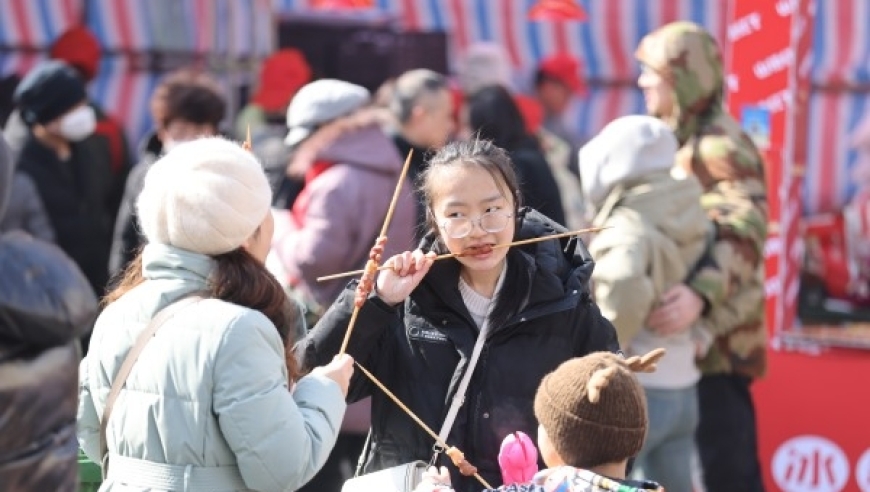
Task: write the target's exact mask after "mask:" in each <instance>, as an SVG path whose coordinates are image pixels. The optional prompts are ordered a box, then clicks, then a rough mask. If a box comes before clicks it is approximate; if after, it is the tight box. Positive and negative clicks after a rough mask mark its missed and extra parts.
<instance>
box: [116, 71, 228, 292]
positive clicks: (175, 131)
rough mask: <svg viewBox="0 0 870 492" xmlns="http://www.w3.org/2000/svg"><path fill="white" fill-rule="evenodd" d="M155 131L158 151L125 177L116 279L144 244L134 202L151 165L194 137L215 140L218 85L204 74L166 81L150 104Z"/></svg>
mask: <svg viewBox="0 0 870 492" xmlns="http://www.w3.org/2000/svg"><path fill="white" fill-rule="evenodd" d="M151 105H152V110H154V109H159V111H154V116H155V121H156V123H157V128H156V129H155V132H154V133H155V136H156V140H158V141H159V150H156V151H155V152H145V153H143V154H142V160H141V161H140V162H139V164H138V165H136V166H135V167H134V168H133V170H132V171H130V175H129V176H128V177H127V185H126V187H125V189H124V197H123V198H122V199H121V206H120V208H119V210H118V217H117V219H116V220H115V230H114V236H113V238H112V250H111V253H110V255H109V273H110V274H111V275H116V274H117V273H118V272H120V271H122V270H123V269H124V267H125V266H126V265H128V264H129V263H130V261H132V260H133V258H134V257H135V256H136V253H137V252H138V251H139V249H140V248H141V247H142V245H143V244H144V243H145V240H144V238H143V236H142V233H141V231H140V230H139V227H138V220H137V216H136V199H137V198H138V197H139V193H141V191H142V186H143V185H144V183H145V174H147V173H148V170H149V169H151V166H152V165H153V164H154V162H155V161H156V160H157V159H158V158H159V157H161V156H162V155H164V154H166V153H167V152H169V151H170V150H172V148H174V147H175V146H177V145H178V144H179V143H182V142H185V141H188V140H193V139H195V138H197V137H204V136H215V135H217V134H218V126H219V125H220V122H221V120H223V118H224V114H225V113H226V98H225V97H224V95H223V92H222V91H221V88H220V86H219V85H218V83H217V82H216V81H215V80H213V79H212V78H211V77H210V76H208V75H206V74H204V73H195V72H192V71H189V70H184V71H179V72H176V73H173V74H171V75H169V76H167V77H166V79H165V80H163V82H162V83H161V84H160V85H159V86H158V88H157V89H156V90H155V92H154V95H153V96H152V100H151Z"/></svg>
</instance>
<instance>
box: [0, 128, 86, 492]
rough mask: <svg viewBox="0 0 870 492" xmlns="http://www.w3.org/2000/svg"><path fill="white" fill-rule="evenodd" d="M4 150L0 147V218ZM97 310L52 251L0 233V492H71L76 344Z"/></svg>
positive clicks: (77, 274) (76, 274) (74, 272)
mask: <svg viewBox="0 0 870 492" xmlns="http://www.w3.org/2000/svg"><path fill="white" fill-rule="evenodd" d="M0 141H2V139H0ZM0 143H2V142H0ZM5 152H6V148H5V146H4V145H0V217H2V215H3V209H4V203H5V201H6V200H5V198H6V196H7V195H8V185H9V179H8V177H9V175H8V174H7V173H6V170H7V169H8V167H7V166H6V164H5V163H6V160H5V159H4V156H5V155H6V153H5ZM96 312H97V300H96V298H95V296H94V294H93V291H92V289H91V287H90V285H89V284H88V281H87V279H86V278H85V276H84V275H83V274H82V273H81V271H80V270H79V269H78V267H77V266H76V264H75V263H73V262H72V260H70V259H69V258H68V257H67V256H66V255H65V254H64V253H63V252H62V251H61V250H60V249H59V248H58V247H56V246H54V245H52V244H49V243H45V242H42V241H40V240H37V239H33V238H32V237H30V236H28V235H26V234H24V233H21V232H11V233H7V234H3V235H0V484H2V485H0V489H2V490H7V491H30V490H52V491H55V490H57V491H71V490H76V488H77V484H78V461H77V456H78V442H77V440H76V432H75V431H76V409H77V404H76V403H77V400H76V399H77V397H78V362H79V352H80V349H79V345H78V341H77V339H78V338H79V337H81V336H82V335H84V334H85V332H86V331H87V330H88V329H89V328H90V326H91V323H92V322H93V320H94V317H95V316H96Z"/></svg>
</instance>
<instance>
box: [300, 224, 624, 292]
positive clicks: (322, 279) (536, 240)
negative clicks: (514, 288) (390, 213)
mask: <svg viewBox="0 0 870 492" xmlns="http://www.w3.org/2000/svg"><path fill="white" fill-rule="evenodd" d="M604 229H608V227H591V228H589V229H579V230H576V231H569V232H562V233H559V234H553V235H552V236H541V237H533V238H531V239H523V240H521V241H514V242H512V243H507V244H496V245H495V246H493V247H492V249H498V248H509V247H511V246H522V245H525V244H532V243H539V242H541V241H547V240H550V239H560V238H563V237H570V236H576V235H577V234H583V233H586V232H598V231H602V230H604ZM459 256H462V253H459V254H457V253H445V254H443V255H438V256H436V257H435V259H436V260H444V259H446V258H456V257H459ZM390 268H392V266H390V265H384V266H381V267H378V269H377V271H379V272H380V271H383V270H389V269H390ZM363 273H365V270H354V271H352V272H344V273H336V274H333V275H326V276H325V277H317V281H318V282H326V281H327V280H335V279H337V278H344V277H353V276H356V275H361V274H363Z"/></svg>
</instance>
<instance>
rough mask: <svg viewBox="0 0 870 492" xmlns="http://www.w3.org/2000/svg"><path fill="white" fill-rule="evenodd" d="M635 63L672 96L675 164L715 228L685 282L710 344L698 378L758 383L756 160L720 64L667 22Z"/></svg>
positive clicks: (713, 49)
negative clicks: (727, 376) (698, 189)
mask: <svg viewBox="0 0 870 492" xmlns="http://www.w3.org/2000/svg"><path fill="white" fill-rule="evenodd" d="M636 57H637V58H638V60H639V61H640V62H641V63H643V64H645V65H647V66H648V67H649V68H651V69H653V70H655V71H657V72H658V73H659V74H661V75H662V76H663V77H664V79H665V80H667V81H668V82H669V83H670V84H671V86H672V87H673V89H674V92H673V98H674V108H673V110H672V111H671V112H670V114H668V115H666V116H660V117H661V118H662V119H663V120H664V121H666V122H667V123H668V124H669V125H670V126H671V127H672V128H673V129H674V132H675V133H676V135H677V138H678V139H679V141H680V144H681V148H680V150H679V152H678V153H677V160H676V164H675V165H676V166H678V167H680V168H682V169H684V170H685V171H687V172H689V173H692V174H694V175H695V176H696V177H697V178H698V179H699V181H700V182H701V184H702V186H703V188H704V195H703V197H702V199H701V204H702V206H703V207H704V209H705V210H706V211H707V215H708V216H709V217H710V219H711V220H712V221H713V222H714V223H715V225H716V230H717V233H716V241H715V243H714V244H712V245H711V247H710V248H709V251H708V254H707V255H706V257H705V260H704V261H702V263H701V264H699V265H698V267H697V268H696V269H695V271H694V272H693V273H692V274H691V275H690V276H689V278H688V279H687V281H686V282H687V284H688V285H689V286H690V287H692V289H693V290H695V291H696V292H697V293H699V294H700V295H701V296H702V297H703V298H704V299H705V301H706V304H707V309H706V310H705V313H704V319H703V320H702V321H703V324H704V326H705V327H706V329H708V330H709V331H710V332H711V333H712V334H713V335H714V336H715V337H716V341H715V342H714V344H713V346H712V347H711V350H710V352H708V354H707V355H706V357H704V359H703V360H701V361H699V366H700V368H701V370H702V371H703V372H704V373H705V374H712V373H738V374H743V375H745V376H749V377H752V378H757V377H760V376H762V375H763V374H764V372H765V371H766V366H767V362H766V355H765V348H766V344H767V341H766V329H765V326H764V261H763V260H764V243H765V240H766V238H767V195H766V185H765V177H764V167H763V160H762V157H761V155H760V154H759V152H758V150H757V149H756V148H755V145H754V144H753V143H752V141H751V140H750V138H749V137H748V136H747V135H746V134H745V133H744V132H743V130H742V129H741V128H740V125H739V124H738V123H737V122H736V121H735V120H734V119H733V118H732V117H731V116H730V115H729V114H728V113H727V112H726V111H725V109H724V106H723V100H722V98H723V94H724V76H723V67H722V60H721V56H720V54H719V49H718V47H717V46H716V42H715V40H714V39H713V38H712V36H710V34H709V33H707V32H706V31H704V30H703V29H702V28H701V27H699V26H697V25H695V24H692V23H690V22H674V23H671V24H668V25H666V26H664V27H662V28H660V29H658V30H656V31H654V32H652V33H650V34H649V35H647V36H646V37H645V38H644V39H643V40H642V41H641V43H640V46H639V47H638V49H637V53H636Z"/></svg>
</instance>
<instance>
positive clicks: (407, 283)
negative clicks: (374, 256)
mask: <svg viewBox="0 0 870 492" xmlns="http://www.w3.org/2000/svg"><path fill="white" fill-rule="evenodd" d="M435 256H436V255H435V253H433V252H431V251H430V252H429V253H423V251H422V250H419V249H418V250H415V251H413V252H411V251H405V252H404V253H400V254H397V255H395V256H393V257H392V258H390V259H389V260H387V262H386V263H385V264H384V266H386V267H389V268H387V269H386V270H382V271H381V272H380V273H379V274H378V279H377V283H376V288H375V292H376V293H377V295H378V297H380V298H381V300H382V301H384V302H385V303H386V304H389V305H391V306H395V305H397V304H399V303H401V302H402V301H404V300H405V299H406V298H407V297H408V296H409V295H411V292H412V291H413V290H414V289H415V288H417V286H418V285H419V284H420V281H422V280H423V277H424V276H426V273H427V272H428V271H429V268H431V267H432V263H434V261H435Z"/></svg>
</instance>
